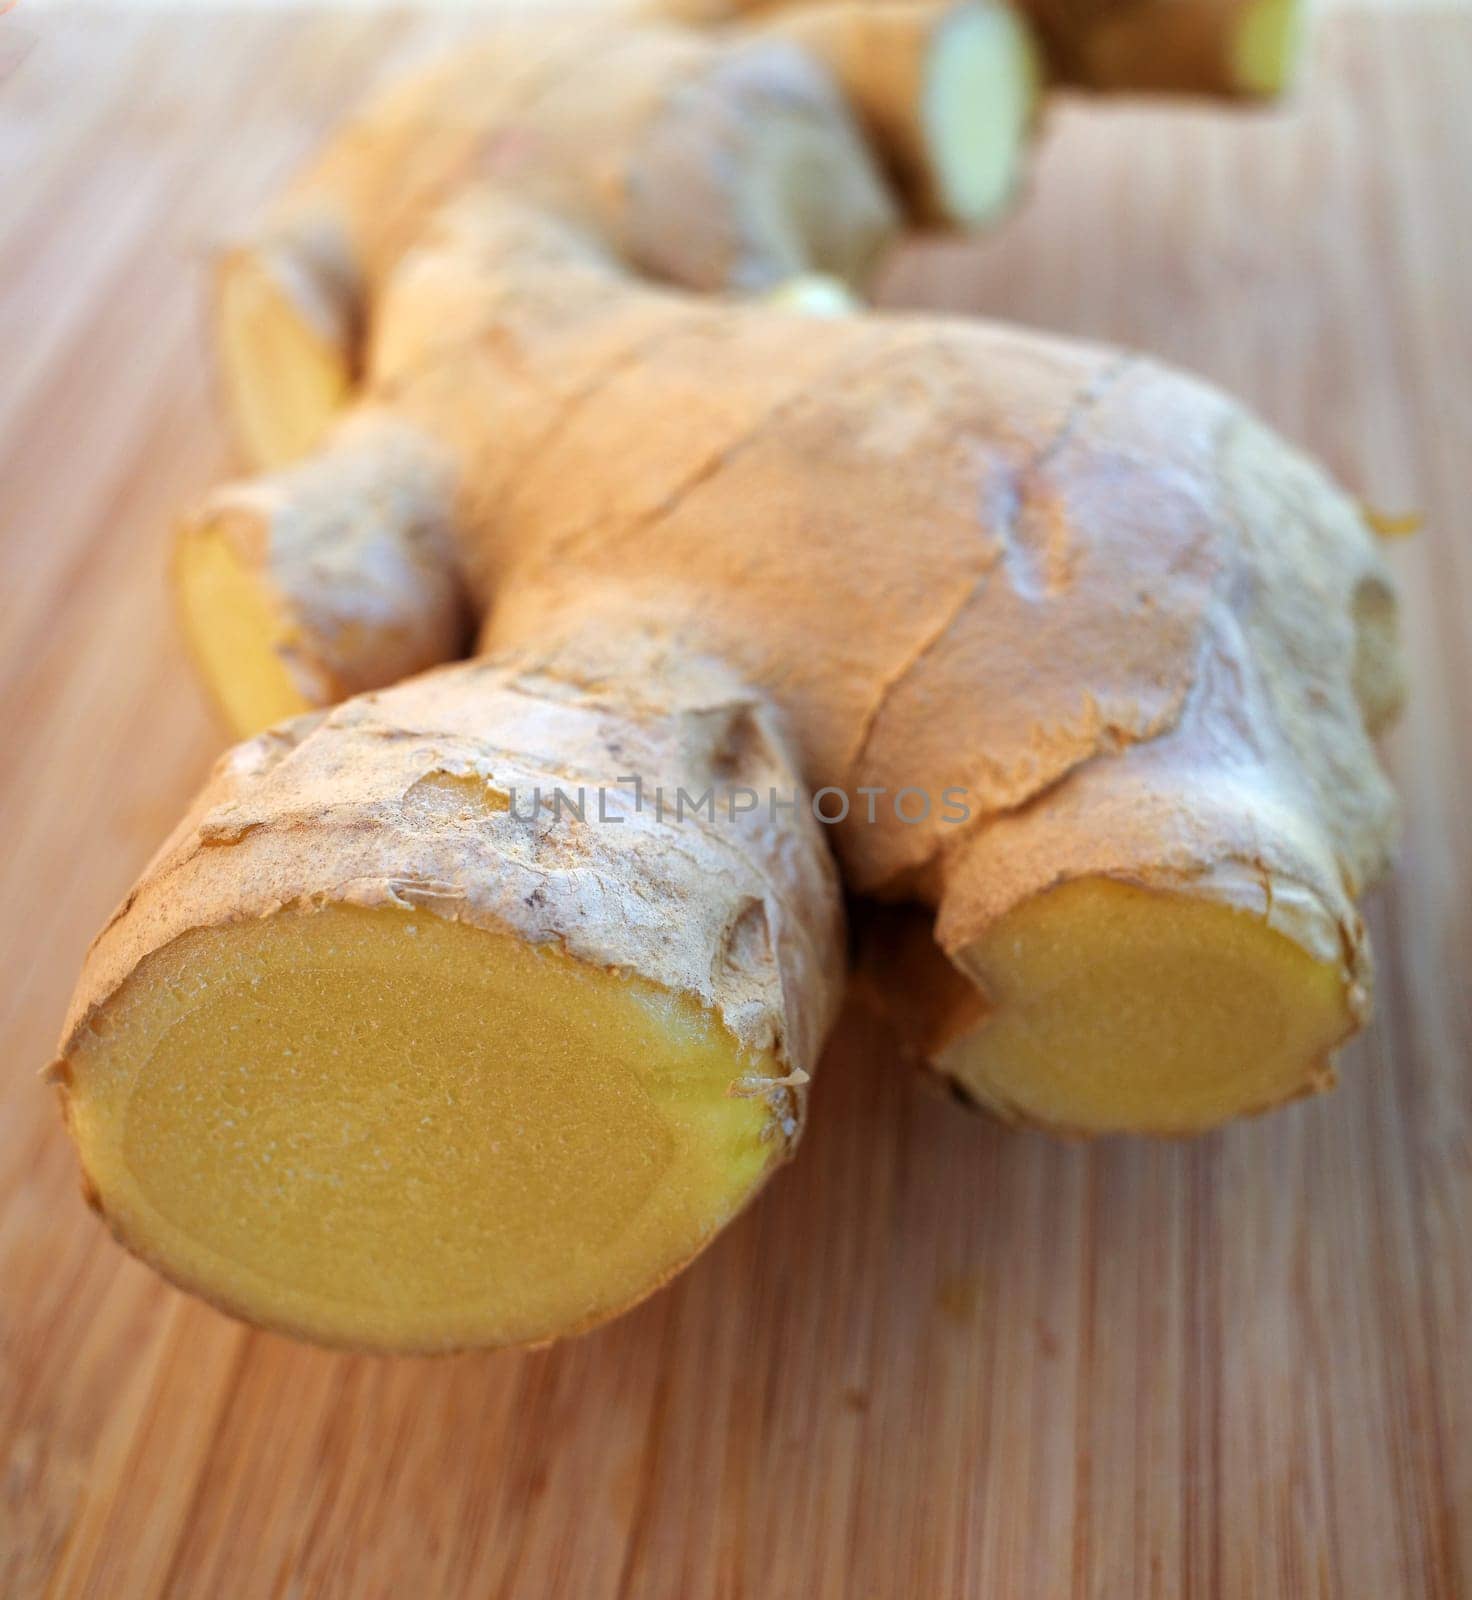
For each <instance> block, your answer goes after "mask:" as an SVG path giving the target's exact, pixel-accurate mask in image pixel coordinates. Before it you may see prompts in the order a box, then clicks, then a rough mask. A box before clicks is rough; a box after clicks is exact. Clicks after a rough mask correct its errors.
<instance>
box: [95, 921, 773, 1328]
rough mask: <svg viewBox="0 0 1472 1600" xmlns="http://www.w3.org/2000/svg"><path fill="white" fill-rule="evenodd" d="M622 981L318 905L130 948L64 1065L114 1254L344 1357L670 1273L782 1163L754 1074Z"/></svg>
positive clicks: (757, 1060)
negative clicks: (339, 1350) (128, 971)
mask: <svg viewBox="0 0 1472 1600" xmlns="http://www.w3.org/2000/svg"><path fill="white" fill-rule="evenodd" d="M783 1072H784V1068H783V1067H782V1066H781V1065H780V1064H779V1063H778V1062H777V1061H776V1060H775V1058H774V1057H773V1056H772V1054H771V1053H770V1052H768V1053H767V1054H766V1055H765V1056H764V1057H753V1056H752V1055H750V1054H749V1053H748V1052H746V1051H744V1050H743V1049H742V1048H741V1047H740V1046H739V1045H738V1043H737V1041H736V1040H735V1038H734V1037H733V1036H732V1035H731V1033H730V1032H729V1031H728V1030H727V1029H726V1028H725V1027H723V1026H722V1024H721V1023H720V1021H719V1019H718V1018H716V1017H714V1016H712V1014H711V1013H710V1012H709V1011H707V1010H705V1009H704V1008H702V1007H701V1006H699V1005H698V1004H697V1003H695V1002H694V1001H692V1000H690V999H688V998H681V997H676V996H673V995H670V994H669V993H667V992H665V991H662V990H661V989H659V988H658V987H657V986H655V985H653V984H651V983H648V982H645V981H643V980H641V979H639V978H637V977H631V976H625V975H622V974H617V973H610V972H604V971H600V970H598V969H597V968H594V967H591V966H589V965H587V964H586V963H584V962H580V961H577V960H574V959H572V958H570V957H568V956H566V955H563V954H562V953H561V952H560V951H558V950H557V949H556V948H555V947H551V946H533V945H529V944H526V943H524V942H523V941H521V940H519V939H517V938H514V937H512V936H511V935H509V934H504V933H502V934H498V933H493V932H487V931H485V930H483V929H480V928H476V927H471V926H468V925H464V924H459V923H454V922H450V921H446V920H444V919H443V918H441V917H438V916H436V915H434V914H432V913H428V912H424V911H405V910H395V909H386V910H375V911H369V910H363V909H359V908H356V907H344V906H329V907H327V908H326V909H324V910H321V911H317V912H306V911H297V912H284V913H282V914H281V915H279V916H275V917H270V918H264V919H261V920H258V921H253V922H249V923H243V924H227V925H225V926H224V927H219V928H211V929H201V930H198V931H196V932H194V933H190V934H186V935H185V936H184V937H182V938H180V939H176V940H175V941H173V942H172V943H171V944H169V945H168V946H167V947H166V948H164V949H162V950H160V951H158V952H156V953H155V954H154V955H152V956H150V957H148V958H147V959H146V960H145V961H144V962H143V963H142V964H140V966H139V967H138V968H137V970H136V971H135V972H134V973H133V974H132V976H131V977H130V978H129V979H128V980H127V981H126V982H125V983H124V984H123V986H122V987H121V988H120V989H119V990H118V991H117V992H116V993H115V994H114V995H113V996H112V998H111V999H110V1000H109V1001H108V1002H107V1003H106V1005H105V1006H104V1007H103V1008H102V1009H101V1010H100V1011H99V1012H98V1013H97V1014H96V1015H95V1016H94V1017H93V1018H92V1020H91V1023H90V1025H89V1026H88V1028H87V1029H86V1030H84V1032H83V1033H82V1035H81V1036H80V1038H79V1040H78V1042H77V1044H76V1046H75V1048H74V1050H73V1051H72V1053H71V1056H70V1066H69V1069H68V1084H67V1090H66V1096H67V1102H68V1107H69V1113H68V1114H69V1118H70V1123H71V1127H72V1131H73V1134H74V1136H75V1138H76V1141H77V1145H78V1148H79V1151H80V1154H81V1159H82V1163H83V1167H84V1169H85V1171H86V1173H87V1176H88V1180H89V1183H90V1186H91V1189H92V1191H93V1193H94V1196H95V1199H96V1201H97V1203H98V1204H99V1205H100V1207H101V1209H102V1210H103V1212H104V1213H105V1215H106V1216H107V1218H108V1220H109V1222H110V1223H111V1225H112V1227H113V1229H114V1230H115V1231H116V1233H117V1234H118V1236H119V1237H120V1238H121V1239H122V1240H123V1242H124V1243H126V1244H127V1245H129V1246H130V1247H131V1248H132V1249H133V1250H135V1251H136V1252H137V1253H138V1254H139V1255H141V1256H143V1257H144V1258H145V1259H147V1260H149V1261H150V1262H152V1263H153V1264H154V1265H155V1266H156V1267H158V1268H159V1269H160V1270H161V1271H163V1272H164V1273H165V1274H166V1275H167V1276H169V1277H170V1278H172V1279H174V1280H175V1281H176V1282H180V1283H183V1284H186V1285H187V1286H188V1287H190V1288H191V1289H193V1290H194V1291H195V1292H197V1293H199V1294H202V1295H204V1296H205V1297H206V1298H208V1299H210V1300H212V1301H214V1302H215V1303H216V1304H218V1305H220V1306H222V1307H224V1308H225V1309H226V1310H229V1311H232V1312H234V1313H235V1314H236V1315H238V1316H242V1317H245V1318H247V1319H249V1320H250V1321H252V1322H255V1323H258V1324H261V1325H263V1326H267V1327H273V1328H278V1329H282V1330H285V1331H288V1332H292V1333H297V1334H304V1335H306V1336H307V1337H309V1338H312V1339H316V1340H320V1341H324V1342H327V1343H332V1344H345V1345H351V1346H353V1347H355V1348H358V1349H372V1350H390V1351H404V1350H440V1349H446V1348H454V1347H457V1346H478V1345H503V1344H513V1343H515V1344H525V1343H535V1342H537V1341H539V1340H544V1339H548V1338H551V1337H552V1336H554V1335H557V1334H565V1333H568V1332H572V1331H575V1330H577V1329H578V1328H581V1327H586V1326H588V1325H589V1324H592V1323H594V1322H597V1321H600V1320H602V1319H603V1318H605V1317H607V1316H609V1315H611V1314H613V1313H614V1312H616V1311H618V1310H620V1309H621V1308H622V1307H624V1306H626V1305H628V1304H629V1303H631V1302H632V1301H635V1300H638V1299H640V1298H642V1297H643V1296H644V1295H645V1294H647V1293H648V1292H649V1291H650V1290H651V1289H653V1288H655V1287H656V1286H657V1285H659V1284H660V1283H661V1282H663V1281H664V1280H665V1279H666V1278H668V1277H669V1276H670V1275H671V1274H672V1273H674V1272H675V1271H676V1270H678V1268H679V1267H680V1266H681V1265H683V1264H684V1262H686V1261H687V1260H688V1259H689V1258H690V1257H691V1256H692V1255H694V1254H695V1252H696V1251H697V1250H699V1249H700V1247H701V1245H702V1244H704V1243H705V1241H706V1240H707V1239H708V1238H709V1237H710V1236H711V1234H712V1233H713V1232H714V1231H715V1230H716V1229H718V1228H719V1227H720V1226H721V1225H722V1224H723V1223H725V1222H726V1221H727V1220H728V1219H729V1218H730V1217H731V1216H732V1215H733V1214H734V1213H735V1212H736V1211H737V1210H738V1209H739V1208H740V1207H741V1205H742V1204H743V1202H744V1201H745V1200H746V1199H747V1198H748V1197H749V1196H750V1194H751V1193H752V1192H753V1190H754V1189H756V1188H757V1187H758V1186H759V1184H760V1183H761V1181H762V1179H763V1178H764V1177H765V1176H766V1174H767V1172H768V1170H769V1168H770V1167H771V1166H772V1165H773V1164H774V1163H775V1162H776V1161H777V1160H778V1159H779V1158H780V1156H781V1154H782V1153H783V1151H784V1148H785V1141H784V1140H783V1139H782V1138H781V1137H780V1134H779V1135H778V1136H776V1137H774V1136H773V1135H774V1130H773V1129H772V1127H771V1121H772V1117H771V1111H770V1108H769V1106H768V1104H767V1103H766V1101H765V1100H764V1099H762V1098H761V1097H760V1096H759V1095H756V1094H753V1093H750V1092H743V1085H749V1084H751V1083H752V1082H753V1081H754V1080H757V1079H760V1078H763V1077H766V1078H777V1077H781V1076H782V1074H783Z"/></svg>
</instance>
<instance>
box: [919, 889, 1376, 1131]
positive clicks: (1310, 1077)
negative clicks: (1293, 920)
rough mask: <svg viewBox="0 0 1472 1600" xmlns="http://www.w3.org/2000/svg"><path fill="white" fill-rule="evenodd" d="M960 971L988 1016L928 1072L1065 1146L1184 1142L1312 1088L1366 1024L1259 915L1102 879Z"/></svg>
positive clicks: (1016, 926)
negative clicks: (1068, 1138)
mask: <svg viewBox="0 0 1472 1600" xmlns="http://www.w3.org/2000/svg"><path fill="white" fill-rule="evenodd" d="M964 965H965V968H966V970H967V972H968V973H969V974H971V975H972V976H973V978H974V979H975V981H976V983H977V985H978V987H979V989H980V990H981V993H982V995H983V996H984V997H985V999H984V1002H983V1004H984V1007H985V1010H984V1013H983V1015H982V1017H981V1019H980V1020H979V1021H978V1022H977V1024H976V1025H975V1026H974V1027H973V1028H972V1029H971V1030H970V1031H968V1032H966V1033H965V1034H963V1035H962V1036H961V1037H960V1038H958V1039H956V1040H955V1041H953V1042H952V1043H951V1044H949V1045H947V1046H946V1047H944V1048H942V1049H940V1050H939V1051H937V1052H936V1053H935V1056H934V1061H935V1065H936V1066H937V1067H938V1068H939V1069H940V1070H941V1071H942V1072H944V1073H945V1074H946V1075H947V1076H948V1077H950V1078H951V1079H953V1080H954V1081H955V1082H956V1084H957V1085H958V1086H959V1087H960V1088H961V1089H962V1090H963V1091H964V1092H965V1093H966V1094H967V1095H968V1096H969V1097H970V1098H971V1099H973V1100H975V1101H977V1102H978V1103H979V1104H981V1105H983V1106H985V1107H987V1108H988V1109H990V1110H993V1111H995V1112H997V1113H998V1114H1000V1115H1002V1116H1005V1117H1011V1118H1017V1119H1020V1120H1024V1121H1027V1122H1032V1123H1037V1124H1039V1125H1042V1126H1045V1127H1048V1128H1051V1129H1054V1130H1061V1131H1070V1132H1075V1133H1111V1132H1113V1133H1117V1132H1124V1131H1129V1132H1133V1133H1157V1134H1182V1133H1195V1132H1199V1131H1200V1130H1202V1129H1204V1128H1211V1127H1215V1126H1217V1125H1218V1124H1219V1123H1222V1122H1226V1121H1228V1120H1229V1119H1230V1118H1232V1117H1237V1116H1242V1115H1247V1114H1251V1113H1252V1112H1256V1111H1263V1110H1266V1109H1267V1108H1268V1107H1270V1106H1275V1105H1279V1104H1281V1103H1282V1102H1284V1101H1286V1100H1291V1099H1294V1098H1296V1097H1297V1096H1299V1095H1304V1094H1309V1093H1311V1092H1313V1091H1314V1090H1317V1089H1322V1088H1324V1087H1326V1086H1327V1085H1328V1084H1329V1083H1331V1082H1332V1081H1333V1071H1332V1068H1331V1066H1330V1061H1329V1057H1330V1054H1331V1052H1332V1051H1333V1050H1334V1049H1335V1047H1336V1046H1337V1045H1339V1044H1341V1043H1342V1042H1343V1041H1344V1040H1345V1039H1346V1038H1347V1037H1348V1036H1349V1035H1350V1034H1352V1033H1353V1032H1354V1031H1355V1029H1356V1028H1357V1027H1358V1026H1359V1023H1360V1021H1361V1020H1362V1019H1361V1017H1360V1016H1359V1015H1357V1013H1356V1007H1355V996H1356V989H1355V987H1354V985H1353V984H1346V982H1345V979H1344V974H1343V972H1342V970H1341V967H1340V964H1339V963H1337V962H1334V961H1324V960H1320V959H1318V958H1316V957H1315V956H1314V955H1313V954H1311V953H1310V952H1309V951H1308V950H1306V949H1304V948H1303V946H1302V945H1301V944H1299V943H1297V942H1296V941H1295V940H1293V939H1290V938H1289V937H1287V936H1286V935H1285V934H1283V933H1281V932H1280V931H1278V929H1276V928H1274V927H1272V926H1271V925H1270V924H1269V923H1268V922H1267V921H1265V920H1264V919H1263V918H1262V917H1261V916H1258V915H1256V914H1253V913H1252V912H1249V911H1245V910H1243V909H1241V908H1240V907H1236V906H1231V905H1226V904H1222V903H1220V902H1218V901H1213V900H1210V899H1206V898H1198V897H1193V896H1190V895H1185V894H1174V893H1171V894H1162V893H1160V892H1159V891H1156V890H1152V889H1147V888H1141V887H1138V886H1136V885H1133V884H1128V883H1123V882H1116V881H1112V880H1110V879H1107V878H1079V879H1075V880H1073V881H1072V882H1069V883H1065V884H1062V885H1060V886H1059V887H1057V888H1055V889H1053V890H1050V891H1048V892H1047V893H1044V894H1038V895H1034V896H1032V897H1030V898H1029V899H1026V900H1024V901H1022V902H1021V903H1020V904H1019V905H1017V906H1016V907H1014V908H1013V910H1012V911H1010V912H1009V913H1008V914H1006V915H1005V916H1003V917H1002V918H1001V919H1000V920H999V921H997V922H996V923H995V924H994V925H993V926H992V927H991V928H989V929H988V930H987V932H986V934H985V935H984V937H983V938H981V939H980V940H979V941H978V942H977V943H976V944H975V945H973V946H972V947H970V948H969V949H968V950H966V951H965V952H964ZM1362 999H1363V997H1362V996H1361V1001H1362Z"/></svg>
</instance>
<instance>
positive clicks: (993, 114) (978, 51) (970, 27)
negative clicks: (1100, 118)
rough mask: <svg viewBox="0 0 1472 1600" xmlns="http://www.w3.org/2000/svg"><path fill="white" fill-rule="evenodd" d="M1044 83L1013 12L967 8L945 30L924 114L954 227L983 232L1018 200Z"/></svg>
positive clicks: (941, 196) (940, 191) (933, 60)
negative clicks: (1015, 195) (1040, 87)
mask: <svg viewBox="0 0 1472 1600" xmlns="http://www.w3.org/2000/svg"><path fill="white" fill-rule="evenodd" d="M1038 80H1039V74H1038V65H1037V61H1036V58H1035V53H1034V50H1033V46H1032V42H1031V39H1030V36H1029V34H1028V32H1027V29H1026V26H1025V25H1024V24H1023V23H1022V22H1021V21H1020V20H1019V18H1018V16H1017V14H1016V13H1015V12H1014V11H1012V10H1011V9H1010V8H1008V7H1002V6H990V5H986V6H983V5H976V6H966V7H963V8H961V9H959V10H957V11H956V12H955V13H954V14H953V15H952V16H950V17H948V18H947V19H946V23H945V26H944V27H943V28H942V29H940V30H939V31H938V33H937V35H936V41H935V44H934V45H933V47H932V49H931V52H930V60H929V63H928V72H927V80H926V83H925V87H924V92H923V95H922V99H921V114H922V117H923V119H924V125H925V133H926V144H927V146H928V148H929V150H930V152H931V160H932V163H933V166H934V175H935V185H936V191H937V198H938V200H939V202H940V206H941V209H942V211H943V212H944V213H945V215H946V217H947V219H948V220H949V221H951V222H952V223H955V224H958V225H959V226H961V227H979V226H980V225H982V224H983V223H986V222H989V221H991V220H992V219H993V218H995V217H996V216H997V215H998V214H999V213H1000V212H1001V211H1003V210H1004V209H1005V207H1006V206H1007V204H1008V202H1009V201H1010V200H1011V198H1012V194H1013V191H1014V190H1015V189H1016V187H1017V183H1018V179H1019V177H1020V175H1021V172H1022V167H1023V156H1024V153H1025V151H1026V148H1027V143H1028V138H1029V135H1030V133H1031V130H1032V124H1033V120H1034V117H1035V115H1036V101H1037V94H1038Z"/></svg>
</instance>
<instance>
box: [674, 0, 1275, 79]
mask: <svg viewBox="0 0 1472 1600" xmlns="http://www.w3.org/2000/svg"><path fill="white" fill-rule="evenodd" d="M911 3H912V0H872V4H871V5H869V6H868V7H866V9H870V10H876V11H879V10H884V11H903V10H904V9H905V8H906V7H907V6H908V5H909V4H911ZM809 5H810V0H651V5H650V9H651V10H652V11H654V12H656V13H659V12H665V13H667V14H670V15H675V16H680V17H684V18H686V19H687V20H698V21H703V22H707V23H709V22H713V21H717V20H719V19H721V18H726V17H732V16H739V17H743V18H745V19H747V20H749V21H752V20H756V19H758V18H761V19H766V18H770V17H776V16H779V15H781V16H787V15H792V16H794V17H802V16H804V15H805V14H806V12H807V11H808V9H809ZM833 9H835V10H838V9H846V8H843V7H841V6H834V7H833ZM989 9H990V10H991V11H992V12H993V14H994V15H996V14H1001V13H1005V12H1008V11H1010V12H1012V13H1013V15H1014V17H1015V18H1016V19H1019V20H1022V21H1024V22H1025V23H1026V24H1027V25H1028V27H1029V28H1030V29H1032V30H1033V32H1034V33H1035V34H1036V38H1037V45H1038V50H1039V55H1040V59H1041V64H1042V66H1043V68H1044V70H1045V71H1046V73H1047V76H1048V78H1049V80H1050V81H1051V82H1053V83H1055V84H1058V85H1060V86H1062V87H1065V88H1070V89H1086V90H1101V91H1106V92H1111V93H1128V94H1189V95H1215V96H1222V97H1225V98H1228V99H1244V100H1263V99H1272V98H1274V97H1276V96H1278V95H1281V94H1283V93H1284V92H1285V91H1286V90H1287V89H1289V88H1290V87H1291V85H1292V83H1293V80H1294V76H1295V74H1296V72H1297V69H1298V63H1299V58H1300V55H1301V54H1302V46H1303V35H1304V31H1305V26H1306V21H1307V18H1306V12H1307V4H1306V0H994V3H993V4H992V5H991V6H990V8H989Z"/></svg>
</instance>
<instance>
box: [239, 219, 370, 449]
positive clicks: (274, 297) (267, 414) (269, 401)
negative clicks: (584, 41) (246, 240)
mask: <svg viewBox="0 0 1472 1600" xmlns="http://www.w3.org/2000/svg"><path fill="white" fill-rule="evenodd" d="M302 276H303V269H301V268H299V267H293V266H292V265H291V264H290V263H289V262H286V261H284V260H280V259H278V258H277V257H276V256H273V255H266V254H257V253H255V252H254V251H248V250H247V251H238V252H236V253H234V254H232V255H231V256H229V257H227V258H226V259H225V260H224V262H223V263H222V265H221V269H220V291H219V292H220V303H219V337H220V364H221V368H222V372H223V377H224V386H225V395H226V399H227V401H228V402H229V405H230V410H231V414H232V416H233V418H234V421H235V425H236V432H237V435H238V437H239V439H240V443H241V446H242V448H243V450H244V451H245V454H246V455H247V457H248V458H249V459H250V462H251V465H252V466H255V467H265V468H269V467H281V466H286V465H287V464H289V463H290V462H293V461H297V460H300V459H301V457H303V456H304V455H306V454H307V453H308V451H310V450H311V448H312V447H313V446H314V445H315V444H317V443H318V442H319V440H320V439H321V438H322V436H323V434H324V433H325V432H326V431H327V428H328V425H329V424H330V423H331V422H332V420H333V418H334V417H335V416H336V415H337V414H338V413H339V412H340V411H341V410H342V408H343V406H344V405H345V404H346V403H347V400H348V397H349V395H350V393H351V390H352V380H353V375H352V372H351V371H350V370H349V366H348V362H347V358H346V355H345V351H346V350H347V348H348V346H347V343H346V336H345V335H344V334H342V333H340V332H338V331H336V330H334V331H333V332H331V333H328V332H326V331H318V329H317V328H316V327H314V320H315V321H318V322H330V321H332V320H333V313H332V311H330V310H329V309H327V308H326V307H325V306H324V307H321V308H318V310H317V312H316V315H315V317H314V316H313V315H312V314H311V313H309V311H308V310H307V309H306V303H307V301H308V300H309V299H310V298H311V297H312V296H313V295H314V294H316V295H317V296H318V298H322V296H321V292H320V291H319V290H316V289H315V288H314V286H312V285H310V284H308V283H306V282H305V281H303V282H301V283H298V282H296V281H295V280H296V279H297V278H298V277H302ZM339 320H340V319H339Z"/></svg>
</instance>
